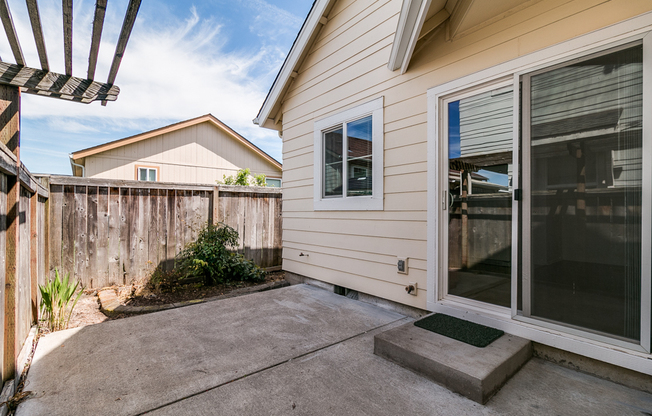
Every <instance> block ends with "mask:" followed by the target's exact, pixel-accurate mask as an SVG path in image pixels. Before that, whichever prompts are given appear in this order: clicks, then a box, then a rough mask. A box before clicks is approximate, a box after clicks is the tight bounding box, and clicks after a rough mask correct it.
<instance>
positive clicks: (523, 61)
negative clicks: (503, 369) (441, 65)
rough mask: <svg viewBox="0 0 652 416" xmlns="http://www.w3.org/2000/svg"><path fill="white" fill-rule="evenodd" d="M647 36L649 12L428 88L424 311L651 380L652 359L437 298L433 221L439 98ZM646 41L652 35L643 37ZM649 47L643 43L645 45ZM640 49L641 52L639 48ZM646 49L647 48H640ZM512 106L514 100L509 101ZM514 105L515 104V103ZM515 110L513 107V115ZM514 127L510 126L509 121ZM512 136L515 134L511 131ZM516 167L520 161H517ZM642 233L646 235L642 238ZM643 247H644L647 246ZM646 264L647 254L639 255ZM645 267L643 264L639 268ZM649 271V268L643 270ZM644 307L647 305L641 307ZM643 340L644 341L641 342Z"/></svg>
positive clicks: (650, 193) (649, 196)
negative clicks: (453, 318) (644, 376)
mask: <svg viewBox="0 0 652 416" xmlns="http://www.w3.org/2000/svg"><path fill="white" fill-rule="evenodd" d="M648 32H652V12H649V13H645V14H642V15H640V16H637V17H635V18H632V19H629V20H626V21H624V22H621V23H618V24H614V25H611V26H608V27H605V28H603V29H600V30H597V31H594V32H591V33H588V34H586V35H582V36H579V37H577V38H573V39H570V40H568V41H565V42H563V43H560V44H557V45H554V46H550V47H548V48H545V49H542V50H539V51H536V52H533V53H531V54H528V55H525V56H522V57H519V58H516V59H513V60H511V61H507V62H504V63H502V64H499V65H496V66H493V67H490V68H487V69H484V70H482V71H478V72H476V73H474V74H471V75H468V76H465V77H462V78H459V79H457V80H454V81H451V82H448V83H446V84H443V85H439V86H435V87H433V88H430V89H429V90H428V93H427V100H428V119H427V120H428V133H427V138H428V162H427V166H428V197H427V198H428V200H427V201H428V216H427V227H428V243H427V273H426V275H427V288H428V291H427V309H428V310H430V311H435V312H441V313H447V314H449V315H453V316H457V317H460V318H464V319H467V320H470V321H473V322H477V323H481V324H485V325H489V326H493V327H496V328H500V329H502V330H504V331H506V332H508V333H511V334H514V335H517V336H522V337H525V338H528V339H531V340H533V341H536V342H539V343H542V344H545V345H550V346H552V347H556V348H560V349H563V350H567V351H570V352H573V353H576V354H580V355H583V356H587V357H590V358H594V359H597V360H600V361H605V362H608V363H611V364H614V365H617V366H621V367H625V368H629V369H631V370H634V371H637V372H643V373H646V374H651V375H652V355H651V354H648V353H645V352H642V351H635V350H633V349H628V348H626V347H622V346H618V345H613V344H610V343H605V342H602V341H600V340H596V339H587V338H583V337H581V336H579V335H575V334H571V333H569V332H568V331H564V332H562V331H558V330H556V329H554V328H550V327H548V328H545V327H543V326H541V325H535V324H532V323H530V322H524V321H522V320H515V319H513V317H512V316H511V315H512V313H510V312H511V311H510V312H498V311H490V310H489V309H484V308H476V307H474V306H473V305H470V304H468V303H467V302H460V301H455V300H452V299H443V297H444V293H442V291H441V288H442V285H441V282H439V281H438V279H439V277H440V276H442V274H443V273H440V270H438V269H439V268H441V264H440V262H439V261H438V256H439V254H438V253H439V250H440V249H441V243H442V242H441V241H439V239H440V234H441V233H440V231H441V230H439V228H438V225H439V224H438V223H439V221H437V219H438V218H439V202H440V196H441V195H440V189H439V178H440V176H441V175H442V169H443V168H442V167H441V166H440V163H439V162H438V161H439V159H440V152H441V149H440V146H439V140H440V137H441V134H442V132H443V131H442V127H441V126H440V123H439V116H440V113H441V109H440V108H439V102H440V99H441V98H442V97H445V96H448V95H452V94H455V93H459V92H462V91H470V90H473V89H474V88H481V87H482V86H483V85H486V84H489V83H494V82H497V81H499V80H501V79H512V80H514V81H513V82H515V85H518V77H519V75H520V74H522V73H526V72H531V71H534V70H536V69H538V68H545V67H549V66H552V65H554V64H556V63H561V62H564V61H568V60H570V59H572V58H574V57H581V56H586V55H589V54H591V53H592V52H598V51H601V50H605V49H608V48H609V47H613V46H617V45H623V44H626V43H629V42H632V41H637V40H638V41H640V40H641V39H643V38H644V37H645V36H646V35H647V33H648ZM648 36H652V35H648ZM647 43H649V41H647ZM644 48H645V47H644ZM645 50H648V48H645ZM651 55H652V54H647V55H646V56H645V54H644V59H645V62H646V63H650V62H649V61H650V60H651V59H652V56H651ZM649 72H650V71H649V66H648V67H647V70H646V72H645V73H646V75H644V76H645V78H644V79H645V80H648V79H650V78H652V76H651V75H650V74H649ZM651 84H652V81H651V82H648V83H644V85H646V86H645V89H646V92H644V95H645V96H647V97H650V93H651V92H652V91H649V90H648V89H650V88H652V86H651ZM515 101H518V100H515ZM517 105H518V104H517ZM650 105H651V104H650V103H649V102H646V100H645V99H644V111H646V114H650V112H649V111H648V110H650ZM516 110H518V107H517V106H515V111H516ZM515 123H516V122H515ZM651 130H652V127H651V126H650V123H649V119H648V122H647V123H644V137H647V138H648V141H649V140H652V131H651ZM514 131H517V130H514ZM519 162H520V161H519ZM650 165H651V164H650V163H647V164H646V165H645V169H646V171H645V172H644V173H645V174H646V175H647V177H650V176H651V175H652V167H651V166H650ZM643 199H644V201H646V204H647V205H648V206H649V205H650V204H652V190H650V189H646V190H644V192H643ZM644 221H645V222H644V224H643V227H644V228H643V230H644V231H643V234H644V239H647V240H648V243H649V242H650V241H649V240H650V239H652V236H651V235H650V233H651V231H652V230H651V229H650V228H651V227H652V224H651V223H652V218H647V219H645V220H644ZM646 234H647V235H646ZM648 246H649V244H648ZM643 257H644V258H646V260H644V263H645V262H647V263H649V255H648V256H646V255H643ZM642 266H645V264H642ZM647 267H648V268H649V265H648V266H647ZM645 280H646V279H643V281H644V282H643V285H642V291H643V295H642V300H641V301H642V305H641V306H642V309H646V308H647V309H646V310H647V311H649V304H650V302H651V299H650V297H651V295H650V291H651V288H650V282H649V280H648V281H645ZM646 305H648V306H647V307H646ZM643 320H644V322H643V325H645V322H647V323H648V325H647V327H648V329H647V330H643V331H642V333H641V339H642V341H641V344H642V346H643V348H645V349H648V348H649V344H650V340H649V338H650V331H649V326H650V325H649V321H650V316H649V314H648V316H645V317H643ZM644 337H647V338H645V339H644Z"/></svg>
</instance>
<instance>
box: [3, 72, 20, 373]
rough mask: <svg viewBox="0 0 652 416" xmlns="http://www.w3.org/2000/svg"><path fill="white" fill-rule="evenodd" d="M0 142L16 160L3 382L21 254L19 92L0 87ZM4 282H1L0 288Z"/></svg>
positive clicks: (10, 369)
mask: <svg viewBox="0 0 652 416" xmlns="http://www.w3.org/2000/svg"><path fill="white" fill-rule="evenodd" d="M0 141H2V143H3V144H4V145H5V146H7V148H9V150H10V151H11V152H12V153H13V154H14V156H16V176H11V175H7V207H6V212H7V216H6V256H5V273H4V275H5V276H4V284H3V285H2V286H0V287H4V299H3V300H4V311H5V314H4V322H3V324H4V325H3V332H2V333H3V341H4V342H3V350H4V351H3V363H2V380H3V381H5V380H7V379H9V378H12V377H14V374H15V371H16V349H17V348H16V342H17V340H16V281H17V272H18V264H19V253H20V227H19V221H20V179H19V178H20V89H19V88H17V87H13V86H8V85H0ZM1 283H3V282H0V284H1Z"/></svg>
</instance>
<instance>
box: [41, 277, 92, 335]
mask: <svg viewBox="0 0 652 416" xmlns="http://www.w3.org/2000/svg"><path fill="white" fill-rule="evenodd" d="M78 287H79V282H75V281H70V273H67V274H66V275H65V276H64V277H63V279H61V278H60V276H59V270H57V269H54V279H52V280H50V281H49V282H47V283H46V284H45V285H39V289H40V291H41V305H40V307H41V314H42V315H43V316H44V317H45V321H46V322H47V325H48V328H49V329H50V331H59V330H62V329H66V328H68V322H69V321H70V316H72V311H73V309H75V305H77V301H78V300H79V298H80V297H81V295H82V293H84V288H83V287H82V288H81V289H80V290H79V292H78V293H77V296H75V292H76V291H77V288H78ZM71 302H72V304H71Z"/></svg>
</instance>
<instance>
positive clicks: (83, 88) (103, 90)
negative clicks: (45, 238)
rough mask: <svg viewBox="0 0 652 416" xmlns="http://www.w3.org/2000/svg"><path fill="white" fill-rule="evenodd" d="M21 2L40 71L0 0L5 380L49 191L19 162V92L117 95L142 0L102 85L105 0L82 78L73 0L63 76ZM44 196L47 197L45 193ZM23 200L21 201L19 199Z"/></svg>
mask: <svg viewBox="0 0 652 416" xmlns="http://www.w3.org/2000/svg"><path fill="white" fill-rule="evenodd" d="M25 1H26V3H27V11H28V14H29V20H30V23H31V27H32V33H33V35H34V40H35V43H36V48H37V51H38V57H39V61H40V69H37V68H30V67H28V66H27V65H26V62H25V58H24V56H23V51H22V48H21V45H20V41H19V39H18V35H17V33H16V28H15V27H14V21H13V18H12V15H11V11H10V10H9V5H8V3H7V0H0V20H2V25H3V27H4V30H5V33H6V35H7V39H8V41H9V45H10V46H11V51H12V53H13V56H14V60H15V61H16V63H15V64H13V63H9V62H4V61H2V59H0V172H1V173H2V174H3V175H4V176H5V177H6V184H5V183H0V188H2V190H1V191H0V194H3V193H4V192H5V190H6V218H5V220H6V222H5V224H6V228H5V233H6V234H5V236H6V239H5V243H6V246H5V251H4V253H6V254H5V262H4V266H3V267H4V286H3V287H4V293H3V294H2V295H0V303H1V302H4V303H3V306H4V320H3V321H2V322H1V323H2V326H3V332H4V337H3V340H2V345H3V353H2V380H3V381H5V380H7V379H9V378H11V377H14V374H16V362H17V361H16V360H17V353H18V351H20V345H21V344H20V342H22V340H19V339H16V322H17V314H19V313H20V312H19V311H18V310H17V307H16V304H17V300H16V297H17V293H18V287H17V286H18V281H17V276H18V274H19V272H20V270H27V269H28V268H26V267H25V265H30V264H31V268H29V270H30V274H31V291H30V293H31V306H32V319H33V322H35V321H36V320H37V319H38V307H37V304H36V302H37V297H36V292H37V290H38V289H37V287H36V286H37V284H36V279H37V276H36V261H37V257H36V256H35V254H34V253H36V251H37V249H38V248H37V246H36V236H37V233H38V230H37V228H36V225H35V224H36V221H35V218H36V207H37V199H38V198H39V197H40V196H42V195H41V194H42V193H43V194H44V195H46V194H48V191H47V190H45V189H41V188H43V187H42V186H41V185H39V184H37V183H35V180H34V178H33V177H32V175H31V174H30V173H29V171H28V170H27V168H26V167H25V166H24V165H23V164H22V163H21V160H20V113H21V110H20V97H21V93H27V94H35V95H41V96H45V97H52V98H58V99H61V100H67V101H73V102H79V103H86V104H89V103H92V102H94V101H100V102H101V103H102V105H106V103H107V102H108V101H115V100H116V99H117V98H118V94H119V92H120V89H119V88H118V87H117V86H115V85H113V83H114V81H115V78H116V76H117V74H118V69H119V68H120V62H121V61H122V57H123V55H124V52H125V49H126V47H127V42H128V40H129V35H130V34H131V30H132V28H133V26H134V23H135V21H136V15H137V14H138V9H139V8H140V3H141V0H130V1H129V5H128V7H127V11H126V14H125V18H124V21H123V23H122V30H121V32H120V36H119V38H118V43H117V45H116V49H115V54H114V55H113V61H112V62H111V69H110V70H109V75H108V78H107V80H106V82H105V83H102V82H97V81H95V80H94V78H95V69H96V67H97V58H98V52H99V49H100V39H101V37H102V28H103V26H104V15H105V12H106V7H107V0H96V3H95V17H94V20H93V30H92V34H91V47H90V51H89V55H88V71H87V74H86V75H87V76H86V78H85V79H83V78H78V77H74V76H72V41H73V36H72V35H73V33H72V19H73V4H72V0H62V2H61V6H62V12H63V13H62V15H63V41H64V42H63V43H64V61H65V74H58V73H55V72H52V71H50V65H49V63H48V55H47V51H46V48H45V40H44V37H43V29H42V26H41V16H40V15H39V9H38V4H37V0H25ZM0 182H2V181H0ZM21 189H22V190H21ZM21 194H22V195H21ZM28 195H29V196H28ZM45 197H46V198H47V196H45ZM21 199H22V200H23V202H22V203H21ZM21 211H22V212H21ZM26 211H28V212H26ZM27 215H29V216H30V218H32V219H31V223H30V235H29V238H28V240H29V243H28V242H25V241H24V240H25V237H26V236H25V235H23V237H22V239H21V233H20V223H21V222H24V221H25V216H27ZM21 240H22V241H21ZM25 244H29V246H30V247H31V249H30V251H29V253H30V255H29V256H28V257H30V258H29V259H28V258H24V257H26V256H22V257H21V256H20V251H21V249H20V247H21V245H25ZM0 254H1V253H0ZM0 274H1V273H0ZM1 310H2V309H0V311H1ZM0 319H2V318H0Z"/></svg>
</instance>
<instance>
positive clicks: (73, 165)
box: [68, 153, 86, 178]
mask: <svg viewBox="0 0 652 416" xmlns="http://www.w3.org/2000/svg"><path fill="white" fill-rule="evenodd" d="M68 157H69V158H70V168H71V169H72V176H75V166H76V167H78V168H80V169H81V171H82V174H81V177H82V178H85V177H86V168H85V167H84V165H80V164H78V163H75V162H73V159H72V153H69V154H68Z"/></svg>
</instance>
